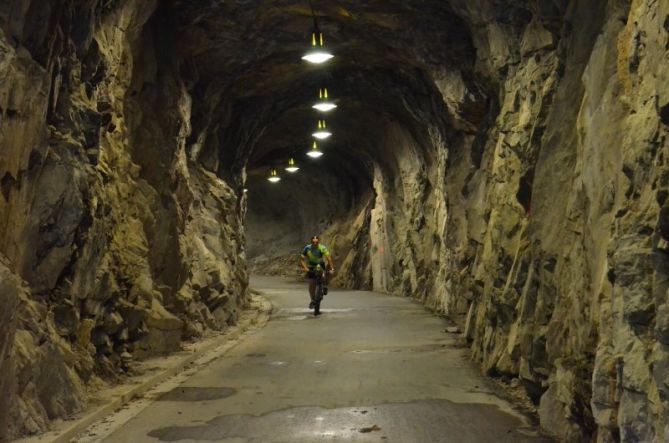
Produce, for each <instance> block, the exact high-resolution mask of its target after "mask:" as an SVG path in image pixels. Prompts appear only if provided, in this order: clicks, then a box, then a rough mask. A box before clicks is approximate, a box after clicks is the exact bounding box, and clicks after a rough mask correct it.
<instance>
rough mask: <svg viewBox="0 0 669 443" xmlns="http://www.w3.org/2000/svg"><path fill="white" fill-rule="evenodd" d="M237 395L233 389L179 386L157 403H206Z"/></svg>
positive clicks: (161, 397) (162, 396)
mask: <svg viewBox="0 0 669 443" xmlns="http://www.w3.org/2000/svg"><path fill="white" fill-rule="evenodd" d="M236 393H237V390H236V389H233V388H198V387H192V386H179V387H178V388H175V389H172V390H171V391H170V392H167V393H165V394H163V395H161V396H160V398H158V401H207V400H220V399H223V398H227V397H231V396H233V395H235V394H236Z"/></svg>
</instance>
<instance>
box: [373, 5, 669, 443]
mask: <svg viewBox="0 0 669 443" xmlns="http://www.w3.org/2000/svg"><path fill="white" fill-rule="evenodd" d="M454 3H457V2H454ZM471 3H475V4H464V3H463V4H462V5H461V7H460V8H461V9H460V10H459V12H460V13H461V14H462V16H463V17H466V18H467V20H468V21H469V24H470V26H471V27H472V29H473V32H472V33H473V36H474V42H475V45H476V46H477V56H478V57H477V64H476V72H477V73H478V75H480V78H481V80H480V84H481V85H483V87H485V88H487V93H488V94H489V104H488V111H487V112H488V114H487V116H484V118H482V119H481V121H480V122H479V124H478V126H477V128H476V129H475V130H472V128H471V127H462V128H461V129H460V130H459V131H458V132H457V133H450V134H448V135H447V136H446V137H445V138H442V137H441V135H440V134H439V132H438V131H435V130H433V129H432V128H431V127H430V125H429V124H428V125H427V128H426V129H425V132H426V139H425V140H427V141H416V140H410V139H408V138H404V139H402V138H401V137H398V136H397V135H395V134H393V132H392V131H391V132H390V133H389V135H388V137H389V140H388V141H387V144H388V145H389V146H390V145H398V144H399V145H401V146H402V149H396V150H394V151H393V152H396V154H395V158H396V159H397V165H396V166H390V167H385V168H383V167H378V168H377V169H374V170H373V172H372V174H373V176H374V188H375V191H376V201H375V206H374V209H373V210H372V220H371V230H370V238H371V239H372V244H373V248H372V250H374V251H385V252H386V253H385V254H379V255H375V256H374V257H372V259H371V261H372V266H371V271H372V277H371V278H372V280H373V282H374V288H376V289H381V290H387V291H388V292H393V293H397V294H403V295H413V296H415V297H418V298H420V299H422V300H424V302H425V303H426V304H427V305H428V306H430V307H432V308H433V309H434V310H435V311H437V312H440V313H445V314H448V315H450V316H451V317H452V318H454V319H455V320H456V321H457V322H458V323H459V324H460V326H461V327H462V330H463V331H464V335H465V337H466V338H467V339H468V341H469V342H470V343H471V349H472V354H473V357H474V358H475V359H476V360H477V361H479V362H480V363H481V366H482V368H483V370H484V371H485V372H486V373H487V374H489V375H492V376H496V377H503V378H504V379H507V380H510V379H512V378H518V379H519V381H520V383H521V384H522V385H523V386H524V387H525V389H526V391H527V392H528V394H529V396H530V397H531V398H532V399H533V400H534V401H535V402H536V403H537V405H538V408H539V415H540V418H541V423H542V425H543V427H544V428H545V429H546V430H548V431H549V432H551V433H552V434H554V435H556V436H558V437H560V438H561V439H564V440H566V441H581V440H582V439H584V438H590V437H592V436H596V440H597V441H617V440H619V439H621V440H623V441H665V440H666V439H668V438H669V423H668V422H667V420H668V417H669V395H668V394H669V392H668V391H667V389H668V385H667V380H668V378H667V377H669V364H668V362H669V354H668V353H667V351H668V350H669V349H668V348H667V337H666V332H667V324H668V322H669V316H668V315H667V313H668V312H669V311H668V308H667V307H666V306H667V302H668V300H669V298H668V296H667V283H666V282H667V278H666V275H665V274H666V272H667V267H666V264H667V260H666V258H667V252H666V248H667V246H666V242H667V239H666V236H667V233H666V232H665V231H666V216H667V210H666V204H667V203H666V201H665V200H666V197H667V190H666V187H667V184H666V177H665V176H666V175H667V165H666V158H667V154H668V152H667V149H669V143H668V142H667V134H668V127H667V124H668V121H669V119H668V118H667V112H668V111H667V109H669V107H668V105H667V103H668V101H669V98H668V97H667V94H668V93H669V82H668V77H667V66H668V65H667V63H668V62H669V51H668V48H669V28H668V27H667V22H668V21H669V4H667V3H666V2H655V1H644V0H635V1H633V2H631V3H630V2H624V1H620V2H616V1H610V2H606V1H599V2H587V3H586V2H562V3H561V8H562V9H560V6H559V5H557V4H556V5H553V6H550V5H548V2H543V3H545V4H541V2H540V3H539V6H536V7H534V8H531V7H528V9H527V11H526V12H527V14H526V15H525V16H522V17H520V18H518V17H516V18H513V17H511V18H509V19H508V20H507V22H506V23H504V22H502V21H500V15H499V10H497V11H496V10H495V9H494V7H493V6H491V4H490V3H486V2H471ZM494 14H497V15H494ZM556 17H557V19H556ZM453 78H456V79H457V78H458V76H457V74H453V73H452V72H445V71H444V68H441V69H435V70H434V71H433V72H432V80H433V81H434V85H435V87H436V88H437V89H438V90H439V91H440V93H441V96H442V98H443V100H444V102H445V104H446V105H447V108H448V110H449V113H451V114H453V115H457V113H458V110H459V109H462V108H463V107H464V106H466V103H465V101H464V100H463V99H462V97H467V95H468V94H470V93H471V94H475V93H476V92H477V91H475V90H474V91H467V86H466V82H463V81H460V82H459V83H457V82H455V83H454V81H453ZM454 84H456V86H457V85H458V84H459V85H460V86H459V88H454V87H453V85H454ZM433 121H435V120H434V119H433ZM416 143H418V144H419V145H421V146H422V149H417V148H416V147H415V145H416ZM444 148H445V149H444ZM446 152H447V154H446Z"/></svg>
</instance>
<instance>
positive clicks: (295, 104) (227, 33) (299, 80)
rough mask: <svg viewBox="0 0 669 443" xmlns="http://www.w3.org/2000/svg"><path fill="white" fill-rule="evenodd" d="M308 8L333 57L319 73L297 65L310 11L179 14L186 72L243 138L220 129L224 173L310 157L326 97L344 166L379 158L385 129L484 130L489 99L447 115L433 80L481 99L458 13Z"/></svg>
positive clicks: (273, 7) (443, 6)
mask: <svg viewBox="0 0 669 443" xmlns="http://www.w3.org/2000/svg"><path fill="white" fill-rule="evenodd" d="M453 3H456V4H457V3H459V1H454V2H453ZM493 3H494V2H493ZM313 6H314V10H315V12H316V16H317V19H318V25H319V28H320V29H321V31H322V32H323V33H324V35H325V39H326V45H327V46H328V47H329V49H331V51H332V52H333V53H334V54H335V58H334V59H332V60H331V61H329V62H328V63H325V64H323V65H316V66H314V65H310V64H309V63H306V62H304V61H302V60H301V56H302V55H303V53H304V52H305V50H306V49H307V48H308V45H309V41H310V35H311V31H312V23H313V21H312V12H311V9H310V5H309V2H307V1H305V2H295V1H276V2H263V1H219V2H201V1H174V2H172V4H171V11H172V13H173V17H174V18H173V20H174V21H176V26H177V28H178V33H177V35H178V38H177V39H176V42H175V45H177V47H178V53H179V54H180V55H181V56H182V57H183V58H184V59H187V60H188V61H189V62H188V63H186V64H184V66H186V67H187V69H190V70H191V71H192V73H191V74H190V75H191V77H193V79H194V81H195V83H196V84H197V89H198V90H199V91H200V98H201V99H202V100H203V101H204V102H207V101H208V102H209V103H208V104H207V106H212V107H215V108H216V110H215V111H214V115H216V113H218V116H215V117H214V119H221V120H224V119H225V118H229V119H232V121H228V123H231V124H229V125H228V126H229V127H235V128H240V127H241V128H242V132H243V133H242V134H239V133H238V134H230V133H229V132H228V133H226V131H225V125H223V124H222V125H221V130H220V134H219V140H218V141H219V150H220V153H219V155H220V157H221V160H222V161H221V164H223V165H229V164H233V163H235V162H237V164H238V166H239V167H240V168H241V166H242V165H243V166H246V168H247V170H248V172H249V173H250V174H251V175H253V174H254V173H256V174H264V173H266V171H267V167H269V166H273V165H274V166H276V165H280V164H282V163H283V162H284V161H285V159H286V158H287V157H288V156H290V155H294V156H296V157H298V156H302V157H303V156H304V153H305V152H306V150H307V149H308V147H309V146H310V145H311V140H312V138H311V135H310V134H311V132H313V129H314V128H315V126H316V121H317V119H318V118H319V117H318V115H317V113H316V112H315V111H314V110H313V109H311V104H312V103H313V102H314V100H315V98H316V96H317V93H318V89H319V87H321V86H327V87H328V90H329V91H330V94H331V95H332V96H333V98H335V100H336V102H337V103H338V106H339V107H338V109H337V110H335V111H334V112H331V113H329V114H321V115H323V116H324V117H325V119H326V121H327V124H328V126H329V128H330V129H331V130H332V132H333V133H334V134H335V135H334V137H331V139H330V140H328V141H327V142H326V144H325V145H324V146H325V147H326V148H327V149H328V150H329V151H331V152H332V151H336V152H337V154H338V155H339V156H341V158H342V159H344V161H348V162H353V163H356V162H360V161H364V160H365V159H366V158H367V157H369V156H375V155H377V154H375V153H374V151H375V143H376V142H375V140H377V139H378V135H379V134H380V133H382V132H383V131H384V122H395V123H397V124H399V125H401V126H402V127H404V128H405V129H406V130H407V131H408V132H409V133H412V134H413V135H414V136H415V138H416V139H418V140H419V139H420V137H421V134H420V129H419V128H421V127H424V121H425V120H426V119H428V118H433V119H434V118H436V119H439V120H443V121H444V123H445V124H444V125H443V126H444V127H445V128H446V130H453V129H456V130H457V129H465V130H466V129H467V128H475V127H477V126H478V124H479V122H480V120H481V119H482V116H483V114H484V111H485V106H486V103H485V99H486V97H485V93H483V92H481V93H479V94H475V95H470V96H469V97H468V100H469V101H470V103H469V104H468V108H467V109H466V111H465V112H464V113H460V114H459V115H453V113H450V114H449V112H448V110H447V109H444V102H443V100H442V97H441V95H440V94H439V92H438V91H437V90H436V89H435V87H434V80H433V79H432V78H431V76H433V75H434V72H436V71H439V72H441V71H443V70H444V69H449V67H453V69H455V70H457V71H458V72H459V73H461V75H462V78H464V79H465V81H466V82H468V83H469V85H468V86H469V87H468V89H469V90H471V91H483V90H484V89H485V88H484V87H483V86H482V85H479V84H477V82H478V80H476V76H475V73H474V64H475V60H476V52H475V50H474V46H473V44H472V36H471V35H470V29H469V27H468V25H467V24H466V23H465V21H464V20H463V18H462V17H461V16H460V15H459V13H457V12H456V11H455V9H454V7H453V6H452V4H451V3H449V2H445V1H441V0H435V1H423V2H403V1H387V0H384V1H380V0H378V1H370V2H355V1H327V2H325V1H315V2H313ZM456 7H457V8H460V9H462V8H461V5H460V6H458V5H456ZM509 10H511V11H512V12H509ZM498 11H499V13H500V14H505V15H506V18H505V20H507V21H508V20H511V21H513V20H522V17H524V15H523V14H522V11H523V10H522V8H517V7H516V8H509V7H508V5H503V4H500V5H499V8H498ZM513 11H521V12H515V13H513ZM461 12H462V11H461ZM514 14H515V15H514ZM518 17H521V18H520V19H519V18H518ZM182 69H183V68H182ZM195 95H196V96H197V94H195ZM212 97H217V98H218V99H219V100H220V102H217V103H213V101H214V99H212ZM437 97H438V99H437ZM203 106H205V105H203ZM231 109H232V112H229V111H230V110H231ZM226 113H228V114H231V115H232V117H227V116H225V117H224V115H226ZM249 120H251V121H253V122H252V123H249ZM230 146H234V147H235V148H230ZM231 149H235V150H236V152H230V151H231ZM376 149H378V147H377V148H376ZM240 163H241V164H240Z"/></svg>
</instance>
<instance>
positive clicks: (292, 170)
mask: <svg viewBox="0 0 669 443" xmlns="http://www.w3.org/2000/svg"><path fill="white" fill-rule="evenodd" d="M299 170H300V168H298V167H297V164H296V163H295V159H294V158H290V159H288V166H286V171H288V172H290V173H291V174H293V173H295V172H297V171H299Z"/></svg>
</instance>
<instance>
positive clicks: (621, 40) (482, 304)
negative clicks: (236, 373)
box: [0, 0, 669, 442]
mask: <svg viewBox="0 0 669 443" xmlns="http://www.w3.org/2000/svg"><path fill="white" fill-rule="evenodd" d="M316 3H317V5H316V6H317V11H318V16H319V18H320V19H321V21H320V23H321V26H322V29H323V30H324V32H325V34H326V36H327V39H328V40H327V41H328V43H332V45H333V48H334V50H335V52H336V58H335V59H334V61H333V64H332V65H331V67H329V68H328V69H327V70H322V69H320V68H314V67H306V66H305V65H304V64H301V63H300V62H299V55H300V54H301V52H302V51H303V49H304V43H305V42H306V41H308V38H309V32H310V29H309V26H310V23H311V18H310V17H309V16H310V10H309V8H308V7H307V5H306V4H304V5H303V4H296V3H295V2H290V1H283V0H282V1H277V2H272V4H271V5H268V4H266V3H264V2H256V1H251V2H198V1H191V0H170V1H165V2H157V1H139V0H127V1H120V0H105V1H93V0H91V1H88V2H74V1H72V0H57V1H54V2H42V1H38V0H32V1H31V0H14V1H10V2H4V3H2V4H0V32H1V33H2V34H1V35H0V79H1V80H2V81H1V82H0V146H2V151H0V190H1V191H2V196H0V253H1V254H2V256H3V258H2V260H1V265H0V275H1V276H2V278H3V279H2V282H0V284H1V285H2V288H3V291H1V292H0V298H1V299H0V301H3V302H6V303H7V304H8V305H9V306H11V305H12V304H18V306H19V308H17V310H15V311H13V312H14V313H15V314H14V315H11V314H10V313H5V314H0V332H5V331H6V334H2V335H0V337H1V338H0V340H2V341H0V364H2V365H4V366H3V367H2V368H3V369H7V371H9V372H10V373H11V371H14V374H15V376H14V377H13V378H10V379H8V380H2V381H0V392H8V393H9V394H8V396H6V397H4V396H3V400H7V399H9V401H10V402H11V403H10V404H12V405H16V406H15V407H12V408H11V409H10V411H11V414H10V417H7V416H6V415H3V416H2V417H0V422H3V421H4V422H7V423H8V424H9V425H10V428H9V435H10V436H15V435H17V434H21V433H32V432H39V431H40V430H43V429H45V428H46V427H47V426H48V420H49V419H52V418H56V417H63V416H66V415H68V414H70V413H71V412H73V411H76V410H78V409H80V408H81V407H82V405H83V403H84V401H85V392H86V386H87V385H90V384H91V383H92V381H95V380H96V379H97V378H98V377H101V378H103V379H105V380H113V379H114V377H116V376H117V374H118V373H119V370H123V367H124V366H123V361H122V359H121V357H120V356H121V354H124V353H126V352H130V353H132V354H134V355H136V356H138V355H141V354H144V353H150V352H165V351H169V350H171V349H175V348H177V347H178V346H179V341H180V340H181V339H184V338H188V337H197V336H198V335H200V334H202V332H203V331H204V330H205V329H206V328H223V327H225V325H227V324H230V323H233V322H234V321H235V317H236V313H237V312H238V311H239V309H241V308H242V307H243V306H244V304H245V303H246V302H247V300H248V298H247V288H246V286H247V275H246V273H247V270H246V252H245V251H246V250H248V251H249V252H250V256H251V257H252V260H251V264H252V266H253V267H254V269H256V270H259V271H260V272H278V273H284V274H287V275H294V273H295V272H296V270H297V254H298V252H299V248H300V247H301V246H302V245H303V244H305V243H306V241H307V240H308V237H309V236H310V235H311V234H313V233H314V232H317V233H320V234H322V236H323V240H324V242H325V243H327V244H328V245H329V246H330V247H331V248H332V250H333V252H334V254H335V258H336V261H337V267H338V271H339V274H338V276H337V277H336V278H337V283H338V284H340V285H342V286H346V287H357V288H374V289H376V290H380V291H385V292H389V293H394V294H398V295H404V296H411V297H415V298H417V299H418V300H420V301H422V302H424V303H425V304H426V306H428V307H429V308H431V309H433V310H434V311H435V312H438V313H441V314H446V315H449V316H450V317H451V318H452V319H453V321H454V322H455V323H456V324H457V325H458V327H459V328H460V329H461V330H462V331H463V336H464V337H465V338H466V339H467V341H468V343H469V344H470V346H471V351H472V355H473V358H475V359H476V360H477V361H478V362H480V364H481V367H482V369H483V370H484V371H485V372H486V373H487V374H489V375H490V376H493V377H499V378H502V379H517V380H519V382H520V384H521V385H522V386H523V387H524V389H525V390H526V391H527V393H528V395H529V397H530V398H531V399H532V400H533V401H534V402H535V404H536V406H537V408H538V411H539V416H540V418H541V422H542V426H543V427H544V428H545V429H546V430H547V431H549V432H551V433H553V434H555V435H556V436H558V437H559V438H561V439H563V440H565V441H582V440H587V439H594V440H595V441H601V442H608V441H617V440H623V441H665V440H667V439H669V423H668V422H667V420H668V416H669V382H668V377H669V297H668V293H667V289H668V286H667V285H668V283H667V281H668V280H667V273H669V267H668V266H669V265H668V263H669V262H668V261H667V256H668V255H667V254H669V250H668V248H669V247H668V246H667V245H668V244H669V228H668V221H667V216H668V215H669V209H668V207H669V206H668V205H669V202H668V201H667V196H668V195H669V179H668V177H669V172H668V168H667V165H666V161H667V156H668V155H669V152H667V149H668V148H669V143H668V142H667V133H668V131H669V80H668V76H669V74H668V72H669V70H668V69H667V66H669V3H667V2H666V1H658V0H593V1H588V2H586V1H576V0H539V1H535V2H529V1H510V0H448V1H444V0H424V1H420V2H412V1H399V0H370V1H368V2H354V1H349V0H341V1H338V2H322V4H321V2H316ZM324 84H325V85H327V86H328V87H329V88H330V91H331V93H332V96H333V97H336V99H337V100H339V104H340V107H339V109H338V111H337V114H336V115H333V116H332V117H331V118H330V117H328V118H329V121H328V124H329V125H330V128H332V129H333V130H334V132H335V136H334V137H333V140H331V141H329V142H327V143H324V144H323V145H322V146H323V150H324V152H325V153H326V155H325V156H324V157H323V159H322V160H323V161H321V162H320V163H309V162H308V160H307V159H306V158H305V157H304V156H303V152H302V151H304V150H305V149H306V147H307V146H309V145H310V142H311V140H310V136H309V133H310V130H311V129H312V128H313V126H314V125H315V122H316V118H315V117H314V116H313V114H312V110H311V109H310V101H312V100H313V99H314V98H315V92H316V91H317V90H318V88H320V87H322V86H323V85H324ZM289 156H294V157H296V158H298V161H299V162H300V164H301V166H302V170H301V172H300V174H298V176H296V177H285V179H284V180H283V181H282V182H281V186H280V187H276V186H274V187H270V186H269V184H267V182H266V181H265V180H264V177H265V175H266V174H267V172H268V168H269V167H277V168H281V167H283V165H284V164H285V161H286V159H287V158H288V157H289ZM245 187H246V188H248V189H249V191H248V194H247V195H246V194H244V192H243V190H244V188H245ZM247 203H248V210H247ZM244 225H246V227H247V233H248V237H249V243H248V247H247V246H246V235H245V232H244ZM8 356H10V358H7V357H8ZM42 367H48V368H52V369H54V370H58V372H59V376H60V380H59V381H58V383H57V386H51V385H48V384H45V383H44V378H43V377H44V373H43V372H42V371H41V368H42ZM13 380H14V381H13ZM0 406H1V405H0ZM0 410H4V409H0Z"/></svg>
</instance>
